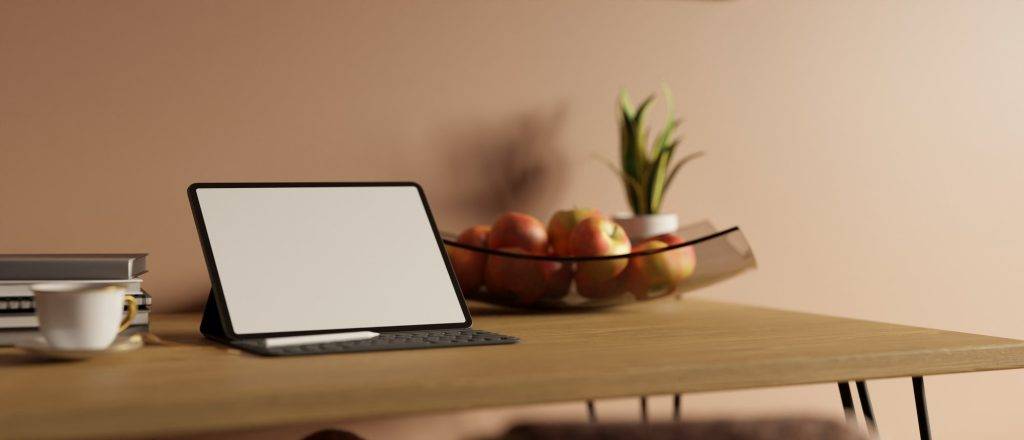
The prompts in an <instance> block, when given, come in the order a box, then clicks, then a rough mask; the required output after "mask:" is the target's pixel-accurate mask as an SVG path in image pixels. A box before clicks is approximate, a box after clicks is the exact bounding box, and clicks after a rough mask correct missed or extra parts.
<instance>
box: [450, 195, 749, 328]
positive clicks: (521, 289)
mask: <svg viewBox="0 0 1024 440" xmlns="http://www.w3.org/2000/svg"><path fill="white" fill-rule="evenodd" d="M442 235H443V238H444V242H445V247H446V249H447V251H448V255H449V258H450V260H451V263H452V267H453V269H454V271H455V275H456V277H457V278H458V281H459V286H460V288H461V289H462V292H463V294H464V295H465V296H466V298H467V299H469V300H475V301H480V302H485V303H490V304H496V305H502V306H510V307H519V308H531V309H571V308H587V307H608V306H615V305H621V304H629V303H635V302H639V301H648V300H653V299H657V298H665V297H678V296H679V295H681V294H682V293H685V292H688V291H690V290H693V289H696V288H699V287H702V286H707V285H709V284H713V283H715V282H718V281H720V280H723V279H726V278H730V277H732V276H735V275H737V274H739V273H742V272H744V271H746V270H748V269H751V268H754V267H756V266H757V262H756V260H755V259H754V255H753V252H752V251H751V248H750V246H749V244H748V243H747V240H746V238H745V237H744V235H743V232H742V231H740V229H739V227H735V226H734V227H731V228H726V229H718V228H715V227H714V226H713V225H712V224H711V223H710V222H708V221H701V222H697V223H693V224H689V225H685V226H683V227H681V228H679V230H677V231H676V232H675V233H670V234H663V235H659V236H656V237H652V238H646V239H642V240H631V239H630V237H628V236H627V234H626V232H625V230H623V228H622V227H621V226H620V225H618V224H617V223H615V221H613V220H612V219H610V218H608V217H606V216H604V215H602V214H601V213H600V212H599V211H597V210H593V209H573V210H566V211H559V212H556V213H555V214H554V215H553V216H552V217H551V219H550V220H549V221H548V223H547V224H546V225H545V224H544V223H543V222H541V221H540V220H539V219H537V218H535V217H533V216H530V215H527V214H523V213H518V212H510V213H506V214H504V215H502V216H500V217H499V218H498V219H497V220H496V221H495V222H494V223H493V224H491V225H476V226H473V227H470V228H467V229H465V230H463V231H462V232H461V233H459V234H450V233H444V234H442Z"/></svg>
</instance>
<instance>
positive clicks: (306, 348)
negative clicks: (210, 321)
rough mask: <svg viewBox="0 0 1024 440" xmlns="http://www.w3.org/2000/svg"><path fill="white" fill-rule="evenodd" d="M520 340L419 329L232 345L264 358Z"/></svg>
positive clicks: (479, 332) (481, 333) (471, 332)
mask: <svg viewBox="0 0 1024 440" xmlns="http://www.w3.org/2000/svg"><path fill="white" fill-rule="evenodd" d="M516 342H519V339H518V338H516V337H513V336H505V335H500V334H497V333H491V332H485V331H482V330H473V329H447V330H419V331H410V332H389V333H381V334H380V336H377V337H375V338H373V339H363V340H359V341H343V342H329V343H318V344H304V345H288V346H282V347H266V346H264V345H263V344H262V343H260V342H257V341H234V342H232V345H234V346H236V347H238V348H241V349H243V350H246V351H249V352H253V353H256V354H261V355H264V356H294V355H307V354H330V353H356V352H363V351H383V350H408V349H414V348H440V347H465V346H471V345H498V344H514V343H516Z"/></svg>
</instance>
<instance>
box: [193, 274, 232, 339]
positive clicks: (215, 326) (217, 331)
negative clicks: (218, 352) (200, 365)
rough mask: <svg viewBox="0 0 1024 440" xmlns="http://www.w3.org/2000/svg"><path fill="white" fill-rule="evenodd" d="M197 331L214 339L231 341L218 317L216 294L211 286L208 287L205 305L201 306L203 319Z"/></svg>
mask: <svg viewBox="0 0 1024 440" xmlns="http://www.w3.org/2000/svg"><path fill="white" fill-rule="evenodd" d="M199 333H202V334H203V336H206V337H207V338H209V339H213V340H214V341H218V342H225V343H227V342H229V341H231V338H229V337H228V335H227V333H226V332H225V331H224V324H223V322H221V319H220V310H219V308H218V307H217V295H214V294H213V289H212V288H211V289H210V295H209V296H207V297H206V307H203V320H202V322H200V323H199Z"/></svg>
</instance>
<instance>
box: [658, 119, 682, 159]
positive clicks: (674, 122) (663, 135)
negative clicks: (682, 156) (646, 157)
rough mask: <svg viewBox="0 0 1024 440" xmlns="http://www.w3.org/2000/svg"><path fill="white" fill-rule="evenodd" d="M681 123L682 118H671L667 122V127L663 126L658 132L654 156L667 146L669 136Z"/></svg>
mask: <svg viewBox="0 0 1024 440" xmlns="http://www.w3.org/2000/svg"><path fill="white" fill-rule="evenodd" d="M681 123H682V120H680V119H669V121H668V122H666V123H665V128H663V129H662V130H661V132H659V133H658V139H657V140H656V141H655V142H654V147H655V151H654V153H653V155H654V157H657V155H658V153H660V152H661V150H663V149H665V148H666V146H667V145H668V143H669V137H671V136H672V134H673V133H674V132H675V130H676V128H677V127H679V124H681Z"/></svg>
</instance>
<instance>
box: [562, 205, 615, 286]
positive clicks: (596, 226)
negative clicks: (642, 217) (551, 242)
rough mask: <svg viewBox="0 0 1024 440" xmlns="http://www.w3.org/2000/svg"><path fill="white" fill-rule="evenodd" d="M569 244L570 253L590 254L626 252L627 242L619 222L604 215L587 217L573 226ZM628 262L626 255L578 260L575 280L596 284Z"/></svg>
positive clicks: (608, 277)
mask: <svg viewBox="0 0 1024 440" xmlns="http://www.w3.org/2000/svg"><path fill="white" fill-rule="evenodd" d="M569 247H570V251H571V252H572V255H573V256H576V257H591V256H608V255H625V254H628V253H629V249H630V244H629V237H627V236H626V231H624V230H623V229H622V226H619V225H618V224H617V223H615V222H613V221H611V220H609V219H607V218H605V217H589V218H586V219H584V220H583V221H581V222H580V224H578V225H576V227H575V228H573V230H572V235H570V236H569ZM628 264H629V259H628V258H612V259H608V260H595V261H581V262H580V263H579V264H578V265H577V266H578V267H577V270H576V276H575V279H576V283H577V284H582V285H586V286H588V287H593V286H596V285H598V284H600V283H604V282H606V281H609V280H612V279H614V278H615V277H617V276H619V274H620V273H622V271H624V270H625V269H626V266H627V265H628Z"/></svg>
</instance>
